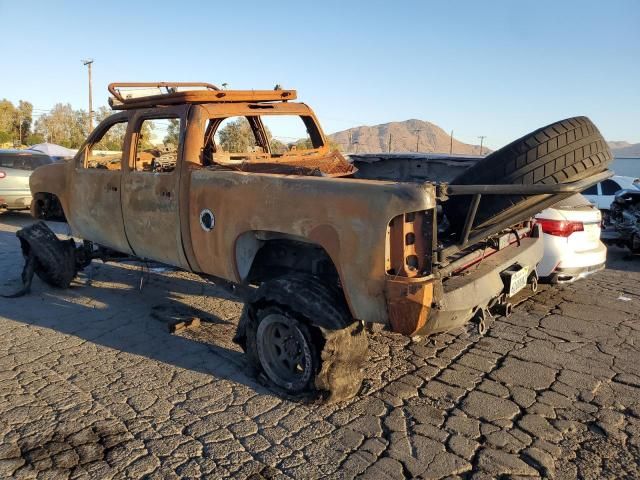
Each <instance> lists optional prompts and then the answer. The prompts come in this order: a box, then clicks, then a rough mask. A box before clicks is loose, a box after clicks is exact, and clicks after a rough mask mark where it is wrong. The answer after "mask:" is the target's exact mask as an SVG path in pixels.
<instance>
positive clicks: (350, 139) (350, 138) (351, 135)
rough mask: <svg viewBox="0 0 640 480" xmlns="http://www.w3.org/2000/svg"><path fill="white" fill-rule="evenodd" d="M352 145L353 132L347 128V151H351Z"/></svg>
mask: <svg viewBox="0 0 640 480" xmlns="http://www.w3.org/2000/svg"><path fill="white" fill-rule="evenodd" d="M352 145H353V132H352V131H351V130H349V149H348V150H349V151H351V146H352Z"/></svg>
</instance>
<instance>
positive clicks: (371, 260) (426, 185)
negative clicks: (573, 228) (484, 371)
mask: <svg viewBox="0 0 640 480" xmlns="http://www.w3.org/2000/svg"><path fill="white" fill-rule="evenodd" d="M152 89H153V90H154V91H153V92H152V93H151V94H149V90H152ZM109 91H110V92H111V94H112V96H113V97H112V101H111V105H112V108H113V109H114V110H116V111H117V112H116V113H114V115H112V116H111V117H109V118H107V119H106V120H104V121H103V122H102V123H101V124H100V125H99V126H98V127H97V128H96V129H95V131H93V132H92V133H91V135H90V136H89V138H88V139H87V140H86V142H85V144H84V145H83V146H82V148H80V150H79V152H78V154H77V156H76V157H75V160H74V161H72V162H68V163H65V164H59V165H50V166H46V167H42V168H39V169H38V170H36V171H35V172H34V174H33V175H32V176H31V190H32V192H33V194H34V195H36V194H37V195H39V196H40V197H45V198H51V199H55V200H56V201H59V202H60V204H61V205H62V207H63V209H64V213H65V215H66V218H67V220H68V222H69V225H70V226H71V230H72V232H73V235H74V236H76V237H79V238H82V239H85V242H84V243H83V245H81V246H77V247H76V246H75V245H74V244H73V242H69V241H66V242H60V241H57V240H56V239H55V237H54V236H53V234H51V233H50V232H48V233H47V232H46V231H45V227H44V224H42V223H38V224H35V226H32V227H29V228H27V229H24V230H22V231H21V232H19V234H18V235H19V237H20V239H21V244H22V247H23V252H24V255H25V258H26V259H27V266H26V268H25V275H24V277H25V282H28V281H30V280H29V278H30V276H32V275H33V272H35V273H36V274H38V275H39V276H40V277H41V278H43V279H44V280H46V281H48V282H49V283H51V284H53V285H56V286H58V287H65V286H67V285H68V284H69V283H70V282H71V280H72V279H73V277H74V275H75V274H76V273H77V271H78V269H80V268H82V267H83V266H86V265H87V264H88V263H89V262H90V261H91V260H92V259H93V258H104V257H108V256H111V257H113V255H109V252H118V254H119V255H128V256H135V257H139V258H144V259H151V260H155V261H158V262H162V263H165V264H170V265H174V266H176V267H179V268H182V269H185V270H188V271H191V272H195V273H198V274H200V275H202V276H204V277H206V278H208V279H211V280H212V281H214V282H217V283H228V284H231V285H234V286H236V288H237V290H236V291H238V292H241V291H242V292H244V295H245V300H246V306H245V309H244V313H243V316H242V318H241V320H240V323H239V326H238V330H237V334H236V337H235V340H236V341H237V342H238V343H239V344H240V345H241V346H242V348H243V349H244V350H245V351H246V354H247V359H248V362H249V363H250V364H251V365H252V366H253V367H255V369H256V371H257V372H258V373H259V374H261V375H262V377H263V378H266V379H268V381H270V382H272V384H274V385H276V386H278V387H279V388H281V389H284V390H285V391H287V392H289V393H291V394H300V393H302V392H308V391H311V392H316V393H317V394H321V395H322V396H324V398H327V399H332V400H337V399H344V398H348V397H350V396H353V395H354V394H356V393H357V392H358V389H359V387H360V384H361V376H362V373H361V365H362V362H363V361H364V359H365V358H366V353H367V347H368V344H367V336H366V329H365V324H370V323H377V324H382V325H385V326H387V327H388V328H389V329H390V330H392V331H394V332H398V333H401V334H404V335H411V336H413V335H427V334H431V333H434V332H442V331H446V330H450V329H452V328H455V327H458V326H460V325H463V324H465V323H466V322H468V321H470V320H474V321H476V322H478V324H479V326H480V328H481V329H482V328H483V327H484V318H485V316H486V315H487V314H488V313H489V312H490V311H498V312H500V313H502V314H507V315H508V314H509V313H510V311H511V303H510V298H511V297H512V296H513V295H515V294H516V293H517V292H518V291H520V290H521V289H523V288H525V287H527V285H528V286H529V287H531V288H534V289H535V287H536V284H537V275H536V264H537V263H538V261H539V260H540V258H541V256H542V239H541V233H540V229H539V227H538V226H536V225H535V223H534V222H532V220H531V217H532V216H533V215H534V214H535V213H537V212H539V211H540V210H542V209H544V208H545V207H547V206H549V205H552V204H554V203H556V202H558V201H559V200H562V199H563V198H565V197H568V196H570V195H572V194H574V193H575V192H579V191H582V190H583V189H585V188H587V187H589V186H590V185H592V184H594V183H596V182H598V181H601V180H602V179H603V178H606V177H607V176H608V175H609V173H608V171H607V170H606V167H607V164H608V162H609V161H610V159H611V155H610V152H609V150H608V148H607V145H606V143H605V141H604V140H603V138H602V136H601V135H600V133H599V132H598V130H597V129H596V127H595V126H594V125H593V124H592V123H591V122H590V121H589V119H587V118H585V117H577V118H570V119H566V120H562V121H560V122H557V123H554V124H552V125H549V126H547V127H544V128H541V129H539V130H537V131H535V132H533V133H531V134H529V135H526V136H525V137H523V138H521V139H519V140H516V141H515V142H513V143H512V144H510V145H507V146H506V147H504V148H502V149H500V150H498V151H496V152H494V153H492V154H491V155H489V156H487V157H486V158H484V159H483V160H481V161H479V162H475V164H474V165H473V166H472V167H470V168H468V169H465V170H464V171H463V172H462V173H460V174H459V175H457V176H456V178H454V179H453V180H451V181H443V180H442V179H443V178H446V176H443V175H442V172H440V173H439V172H438V171H436V170H433V169H431V168H430V167H429V165H427V164H421V163H420V162H404V163H401V164H396V163H394V162H392V161H384V160H383V161H380V162H377V163H376V165H375V166H374V167H372V165H370V164H368V163H367V162H362V161H359V160H357V159H356V160H355V161H353V162H349V161H346V160H345V158H344V157H343V156H342V155H341V154H340V153H339V152H338V151H332V150H331V149H330V148H329V144H328V141H327V139H326V137H325V135H324V133H323V132H322V129H321V127H320V125H319V123H318V121H317V120H316V117H315V115H314V113H313V111H312V110H311V109H310V108H309V107H308V106H307V105H305V104H303V103H297V102H295V101H294V100H295V99H296V92H295V91H293V90H282V89H280V88H276V89H274V90H263V91H260V90H250V91H232V90H220V89H218V88H217V87H215V86H213V85H210V84H180V83H158V84H126V83H119V84H111V85H110V86H109ZM296 122H297V124H299V127H300V130H299V131H300V132H302V133H301V135H300V136H302V137H303V138H302V139H300V140H294V141H292V142H289V143H287V142H285V141H283V140H282V139H284V138H285V136H284V135H281V136H277V135H274V132H275V131H276V130H277V128H278V126H282V125H286V126H287V127H286V129H285V130H286V132H291V131H295V130H293V129H294V127H291V125H294V124H296ZM163 125H164V126H163ZM295 128H298V127H295ZM286 132H285V133H286ZM289 136H291V135H289ZM163 142H164V143H165V144H168V143H170V144H172V145H174V146H175V149H173V150H170V152H173V153H172V155H173V158H172V159H169V158H167V155H171V153H169V151H167V150H166V149H162V148H159V149H158V151H161V152H162V155H164V157H163V159H162V162H161V163H162V165H163V168H162V169H160V170H158V169H150V168H144V166H143V165H145V164H146V165H148V164H150V162H151V163H153V164H158V163H159V161H157V159H155V158H142V157H141V152H149V151H153V148H151V147H154V146H158V145H159V144H161V143H163ZM107 144H108V145H112V147H111V148H112V150H114V151H116V152H117V155H119V157H118V160H119V161H118V162H113V163H112V165H118V166H119V168H117V169H115V168H114V169H105V168H91V167H92V165H94V164H95V163H94V162H92V159H93V152H94V150H105V145H107ZM113 145H116V146H115V147H113ZM154 148H155V147H154ZM451 161H455V159H454V158H453V157H452V160H451Z"/></svg>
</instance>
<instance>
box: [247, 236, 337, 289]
mask: <svg viewBox="0 0 640 480" xmlns="http://www.w3.org/2000/svg"><path fill="white" fill-rule="evenodd" d="M242 237H244V238H240V239H239V241H238V244H237V245H236V260H237V262H238V272H239V274H240V276H241V277H242V278H243V280H244V281H245V282H247V283H254V284H259V283H262V282H264V281H266V280H271V279H273V278H277V277H280V276H282V275H285V274H286V273H291V272H295V273H307V274H311V275H314V276H316V277H318V278H321V279H323V280H325V281H327V282H328V283H330V284H333V285H338V283H339V281H338V272H337V270H336V268H335V265H334V264H333V261H332V260H331V258H330V257H329V255H328V254H327V252H326V251H325V250H324V248H322V247H321V246H320V245H317V244H314V243H308V242H306V241H303V240H301V239H298V238H297V237H293V236H287V235H274V234H265V233H264V232H251V235H250V236H248V235H246V234H245V235H243V236H242Z"/></svg>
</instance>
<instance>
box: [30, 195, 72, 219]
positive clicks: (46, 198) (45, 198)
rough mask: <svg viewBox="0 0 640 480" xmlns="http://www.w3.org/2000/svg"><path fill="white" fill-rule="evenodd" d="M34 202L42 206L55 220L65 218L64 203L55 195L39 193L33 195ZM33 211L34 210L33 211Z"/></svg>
mask: <svg viewBox="0 0 640 480" xmlns="http://www.w3.org/2000/svg"><path fill="white" fill-rule="evenodd" d="M32 202H35V203H38V204H40V208H45V209H46V210H47V211H48V213H49V214H50V215H51V216H52V217H54V218H65V214H64V208H63V207H62V202H61V201H60V199H59V198H58V196H57V195H56V194H55V193H50V192H37V193H34V194H33V199H32ZM32 211H33V209H32Z"/></svg>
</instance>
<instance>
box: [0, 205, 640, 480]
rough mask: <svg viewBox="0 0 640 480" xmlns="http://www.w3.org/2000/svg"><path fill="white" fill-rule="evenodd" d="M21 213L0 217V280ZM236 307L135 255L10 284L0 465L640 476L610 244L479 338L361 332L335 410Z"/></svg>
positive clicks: (63, 469)
mask: <svg viewBox="0 0 640 480" xmlns="http://www.w3.org/2000/svg"><path fill="white" fill-rule="evenodd" d="M30 221H31V219H30V218H29V216H28V215H26V214H22V213H5V214H0V288H1V289H2V291H3V293H8V292H11V291H13V290H17V288H18V286H19V282H18V278H19V276H20V272H21V268H22V259H21V256H20V253H19V244H18V241H17V239H16V237H15V235H14V234H15V231H16V230H17V229H18V228H19V227H20V226H21V225H25V224H27V223H29V222H30ZM50 225H52V227H53V228H54V230H55V231H56V232H57V233H60V234H64V233H65V232H66V228H67V227H66V225H65V224H62V223H51V224H50ZM141 283H142V290H140V288H139V287H140V284H141ZM241 309H242V304H241V303H240V302H239V301H238V300H237V299H234V298H233V297H231V296H230V295H229V294H228V293H226V292H225V291H224V290H221V289H219V288H218V287H216V286H215V285H212V284H209V283H205V282H203V281H202V280H201V279H199V278H198V277H197V276H195V275H191V274H188V273H185V272H178V271H172V270H164V269H162V268H153V267H151V268H143V267H141V266H140V265H139V264H130V263H129V264H124V263H123V264H113V263H108V264H102V263H100V262H94V264H93V265H92V267H90V268H89V269H88V270H87V271H86V272H85V273H83V274H82V275H81V276H80V277H78V279H77V280H76V281H75V282H74V284H73V285H72V288H71V289H69V290H65V291H62V290H55V289H52V288H50V287H48V286H46V285H45V284H43V283H42V282H40V281H39V280H38V279H35V280H34V284H33V288H32V293H31V294H30V295H28V296H26V297H22V298H17V299H6V298H1V299H0V477H3V478H18V479H20V478H123V477H130V478H142V477H144V478H163V479H164V478H223V477H233V478H252V479H261V478H269V479H270V478H335V479H343V478H354V477H358V478H376V479H378V478H385V479H386V478H390V479H396V478H398V479H402V478H457V477H463V478H478V479H483V478H496V477H503V478H504V477H510V478H524V477H527V478H531V477H540V476H542V477H547V478H575V477H577V476H578V477H581V478H586V479H601V478H637V477H640V465H639V462H640V460H639V459H640V353H639V346H640V259H638V258H635V259H629V258H626V254H625V252H624V251H623V250H621V249H616V248H613V249H611V250H610V252H609V260H608V268H607V269H606V270H605V271H603V272H601V273H598V274H596V275H594V276H592V277H590V278H589V279H586V280H584V281H581V282H577V283H575V284H572V285H568V286H562V287H557V288H543V289H541V291H539V292H538V294H536V295H535V296H533V297H530V298H528V299H524V300H523V302H522V303H521V304H520V305H519V306H518V307H517V308H516V310H515V313H514V314H513V315H512V316H511V317H509V318H504V317H497V318H495V319H493V320H491V321H490V322H489V324H488V331H487V333H486V334H485V335H484V336H479V335H478V334H477V332H476V331H475V329H474V328H473V327H471V326H469V327H468V328H464V329H459V330H456V331H453V332H450V333H447V334H441V335H436V336H433V337H429V338H423V339H419V340H410V339H408V338H405V337H401V336H398V335H394V334H390V333H386V332H377V333H373V334H371V336H370V355H369V359H368V361H367V363H366V366H365V379H366V380H365V384H364V387H363V391H362V393H361V394H360V395H359V396H357V397H356V398H354V399H353V400H351V401H349V402H344V403H339V404H334V405H318V404H305V403H297V402H293V401H289V400H284V399H282V398H280V397H278V396H277V395H275V394H274V393H272V392H271V391H270V390H269V389H268V388H266V387H265V386H263V385H261V384H260V383H259V382H258V381H256V380H255V379H254V378H252V377H251V376H249V375H248V373H247V369H246V368H245V362H244V358H243V355H242V353H241V352H240V351H239V349H238V348H237V347H236V346H235V345H234V344H233V343H232V342H231V338H232V336H233V332H234V331H235V325H236V323H237V321H238V318H239V315H240V311H241ZM192 317H198V318H200V319H201V322H202V324H201V326H200V327H199V328H198V329H194V330H186V331H184V332H183V333H180V334H173V335H172V334H170V333H169V331H168V325H169V324H170V323H171V322H173V321H176V320H180V319H188V318H192Z"/></svg>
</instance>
